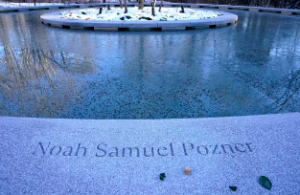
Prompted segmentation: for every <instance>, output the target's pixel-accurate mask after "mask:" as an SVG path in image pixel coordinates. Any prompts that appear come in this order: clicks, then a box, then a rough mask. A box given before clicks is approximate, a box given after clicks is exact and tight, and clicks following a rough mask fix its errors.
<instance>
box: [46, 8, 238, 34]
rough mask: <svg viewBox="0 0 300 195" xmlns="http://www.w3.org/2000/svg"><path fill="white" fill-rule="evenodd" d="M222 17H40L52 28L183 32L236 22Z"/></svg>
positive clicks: (228, 16) (57, 14) (234, 18)
mask: <svg viewBox="0 0 300 195" xmlns="http://www.w3.org/2000/svg"><path fill="white" fill-rule="evenodd" d="M218 12H220V13H222V14H223V15H222V16H220V17H217V18H209V19H200V20H178V21H99V20H74V19H62V18H60V12H53V13H47V14H44V15H42V16H41V21H42V23H44V24H47V25H51V26H54V27H62V28H71V29H82V28H93V29H96V30H101V29H111V28H112V29H130V30H140V29H157V28H158V29H161V30H184V29H186V28H194V27H202V28H204V27H206V28H215V27H224V26H228V24H233V23H235V22H236V21H237V20H238V16H237V15H235V14H231V13H227V12H222V11H218Z"/></svg>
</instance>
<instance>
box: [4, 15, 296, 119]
mask: <svg viewBox="0 0 300 195" xmlns="http://www.w3.org/2000/svg"><path fill="white" fill-rule="evenodd" d="M43 13H45V11H42V12H30V13H11V14H0V115H2V116H26V117H50V118H96V119H104V118H105V119H139V118H144V119H152V118H195V117H218V116H237V115H238V116H240V115H254V114H268V113H282V112H299V110H300V33H299V29H300V17H298V16H283V15H279V14H270V13H250V12H237V11H234V13H236V14H238V15H239V22H238V24H237V25H234V26H230V27H225V28H220V29H207V30H190V31H179V32H178V31H174V32H155V31H140V32H100V31H83V30H68V29H58V28H52V27H48V26H45V25H42V24H41V23H40V22H39V16H40V15H41V14H43Z"/></svg>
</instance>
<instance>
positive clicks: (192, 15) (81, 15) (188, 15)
mask: <svg viewBox="0 0 300 195" xmlns="http://www.w3.org/2000/svg"><path fill="white" fill-rule="evenodd" d="M180 11H181V8H165V7H163V8H162V10H161V12H159V11H158V8H155V14H156V15H155V16H153V15H152V12H151V7H144V9H143V10H139V9H138V8H137V7H130V8H128V13H126V14H125V13H124V9H121V8H111V10H108V9H107V8H103V10H102V13H101V14H99V8H98V9H95V8H92V9H91V8H90V9H80V10H69V11H64V12H61V15H60V17H61V18H64V19H77V20H100V21H101V20H102V21H151V20H152V21H174V20H198V19H207V18H216V17H218V16H221V15H222V14H221V13H220V12H217V11H210V10H204V9H191V8H185V9H184V13H180Z"/></svg>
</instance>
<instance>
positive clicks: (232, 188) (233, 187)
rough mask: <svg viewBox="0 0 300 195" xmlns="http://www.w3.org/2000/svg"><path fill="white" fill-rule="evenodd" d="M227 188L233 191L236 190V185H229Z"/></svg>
mask: <svg viewBox="0 0 300 195" xmlns="http://www.w3.org/2000/svg"><path fill="white" fill-rule="evenodd" d="M229 188H230V189H231V191H234V192H235V191H236V190H237V187H236V186H229Z"/></svg>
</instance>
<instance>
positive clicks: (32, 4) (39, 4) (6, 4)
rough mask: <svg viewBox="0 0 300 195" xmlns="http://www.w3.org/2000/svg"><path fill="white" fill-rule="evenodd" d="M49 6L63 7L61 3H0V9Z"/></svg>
mask: <svg viewBox="0 0 300 195" xmlns="http://www.w3.org/2000/svg"><path fill="white" fill-rule="evenodd" d="M49 5H63V4H62V3H36V5H34V3H11V2H3V1H0V7H3V8H5V7H6V8H9V7H33V6H49Z"/></svg>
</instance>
